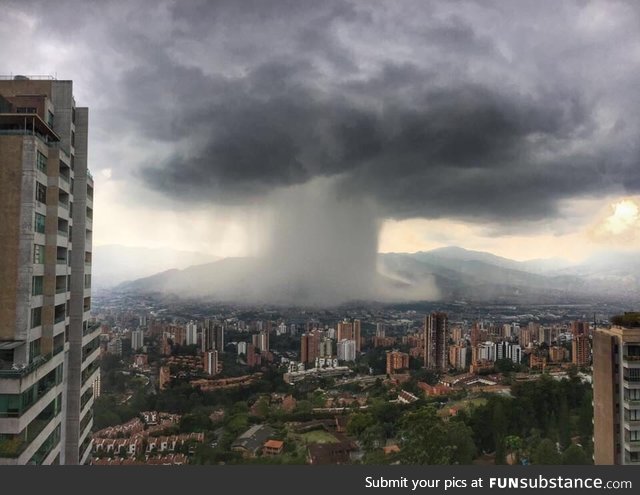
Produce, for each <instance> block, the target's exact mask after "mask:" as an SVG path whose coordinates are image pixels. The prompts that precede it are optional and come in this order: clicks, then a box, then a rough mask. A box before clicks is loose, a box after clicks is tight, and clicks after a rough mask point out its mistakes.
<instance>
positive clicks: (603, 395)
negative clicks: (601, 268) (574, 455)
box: [593, 313, 640, 465]
mask: <svg viewBox="0 0 640 495" xmlns="http://www.w3.org/2000/svg"><path fill="white" fill-rule="evenodd" d="M612 323H613V325H612V326H611V328H597V329H596V331H595V333H594V341H593V441H594V462H595V463H596V464H632V465H640V313H625V314H624V316H619V317H615V318H612Z"/></svg>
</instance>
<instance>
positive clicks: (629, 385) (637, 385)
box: [622, 377, 640, 389]
mask: <svg viewBox="0 0 640 495" xmlns="http://www.w3.org/2000/svg"><path fill="white" fill-rule="evenodd" d="M622 383H623V384H624V386H625V387H626V388H632V389H639V388H640V381H635V380H634V381H630V380H629V379H628V378H626V377H624V378H623V379H622Z"/></svg>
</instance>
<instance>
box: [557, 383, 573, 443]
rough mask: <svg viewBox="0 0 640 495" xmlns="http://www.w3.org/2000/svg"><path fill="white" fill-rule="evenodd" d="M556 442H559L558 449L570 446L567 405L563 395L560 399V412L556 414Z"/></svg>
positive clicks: (569, 423)
mask: <svg viewBox="0 0 640 495" xmlns="http://www.w3.org/2000/svg"><path fill="white" fill-rule="evenodd" d="M558 441H559V442H560V447H561V448H563V449H566V448H567V447H569V445H571V422H570V417H569V405H568V404H567V398H566V397H565V396H564V395H563V396H562V397H561V398H560V410H559V412H558Z"/></svg>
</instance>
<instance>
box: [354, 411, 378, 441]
mask: <svg viewBox="0 0 640 495" xmlns="http://www.w3.org/2000/svg"><path fill="white" fill-rule="evenodd" d="M376 424H377V422H376V420H375V418H374V417H373V415H372V414H370V413H360V412H357V413H353V414H351V416H350V417H349V421H348V422H347V433H348V434H349V435H351V436H354V437H357V438H360V435H362V433H363V432H364V431H365V430H366V429H367V428H370V427H372V426H374V425H376Z"/></svg>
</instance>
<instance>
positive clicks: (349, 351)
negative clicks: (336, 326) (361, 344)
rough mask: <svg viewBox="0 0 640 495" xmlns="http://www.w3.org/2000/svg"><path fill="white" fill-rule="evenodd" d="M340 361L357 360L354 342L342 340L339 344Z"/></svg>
mask: <svg viewBox="0 0 640 495" xmlns="http://www.w3.org/2000/svg"><path fill="white" fill-rule="evenodd" d="M338 360H340V361H355V360H356V343H355V341H354V340H341V341H340V342H338Z"/></svg>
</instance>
